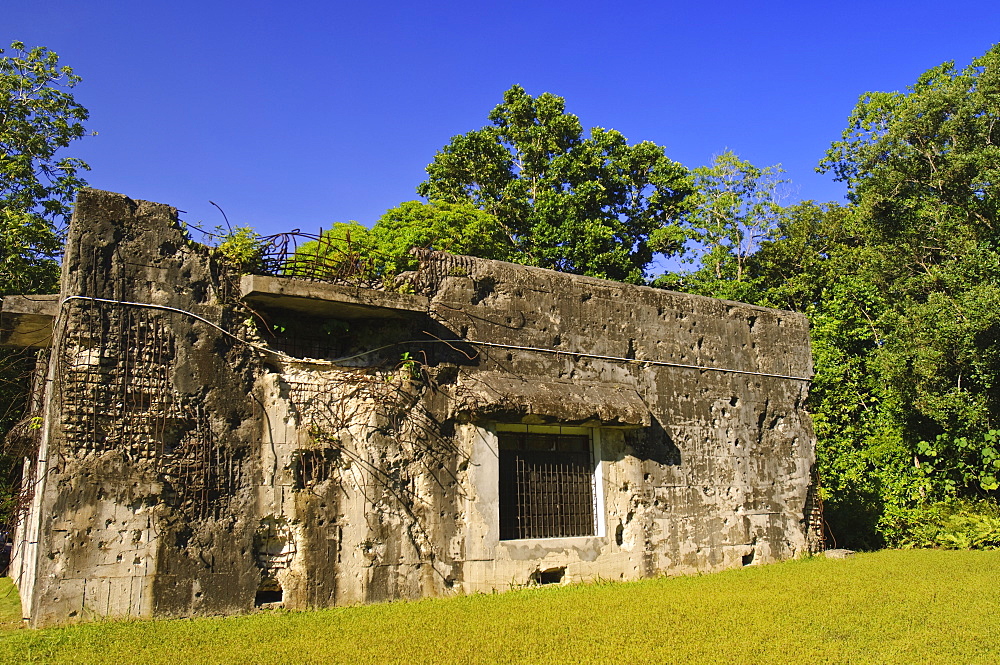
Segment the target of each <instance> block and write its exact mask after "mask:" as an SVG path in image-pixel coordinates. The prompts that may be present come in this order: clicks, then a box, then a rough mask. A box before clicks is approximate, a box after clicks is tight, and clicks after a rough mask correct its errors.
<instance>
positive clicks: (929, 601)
mask: <svg viewBox="0 0 1000 665" xmlns="http://www.w3.org/2000/svg"><path fill="white" fill-rule="evenodd" d="M998 573H1000V552H956V551H949V552H945V551H931V550H923V551H919V550H911V551H886V552H878V553H873V554H859V555H857V556H855V557H853V558H851V559H847V560H842V561H834V560H826V559H822V558H816V559H811V560H805V561H795V562H790V563H784V564H778V565H772V566H762V567H753V568H747V569H743V570H737V571H730V572H726V573H720V574H715V575H705V576H700V577H682V578H669V579H656V580H647V581H642V582H635V583H598V584H590V585H574V586H566V587H556V588H552V587H544V588H538V589H530V590H524V591H515V592H511V593H505V594H498V595H476V596H464V597H458V598H451V599H441V600H424V601H420V602H410V603H390V604H383V605H369V606H363V607H350V608H339V609H333V610H323V611H316V612H292V613H288V612H277V613H275V612H267V613H260V614H256V615H251V616H244V617H229V618H210V619H198V620H182V621H145V622H107V623H99V624H89V625H81V626H74V627H70V628H63V629H50V630H43V631H30V630H21V631H11V632H7V633H3V634H2V636H0V662H11V663H13V662H46V663H60V662H74V663H178V662H185V663H339V662H343V663H352V664H358V665H361V664H365V663H535V662H537V663H546V664H548V663H581V662H582V663H623V662H628V663H672V662H683V663H691V662H695V663H716V662H725V663H803V662H810V663H822V662H830V663H867V662H871V663H885V662H895V663H916V662H919V663H927V662H941V663H993V662H1000V583H998Z"/></svg>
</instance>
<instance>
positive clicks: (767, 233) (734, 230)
mask: <svg viewBox="0 0 1000 665" xmlns="http://www.w3.org/2000/svg"><path fill="white" fill-rule="evenodd" d="M782 172H783V171H782V170H781V167H780V166H768V167H764V168H759V167H756V166H754V165H753V164H751V163H750V162H748V161H746V160H743V159H740V158H739V157H738V156H737V155H736V154H735V153H733V152H732V151H727V152H725V153H723V154H721V155H717V156H716V157H715V158H714V159H713V160H712V165H711V166H702V167H698V168H696V169H694V170H693V171H692V174H693V177H694V187H695V189H694V192H693V193H692V194H691V195H690V196H689V197H688V205H687V211H686V213H685V214H684V217H683V227H682V228H681V229H680V233H681V234H682V235H680V234H679V237H682V238H683V249H682V252H681V256H683V257H684V258H683V261H684V262H685V263H688V264H693V265H695V269H694V270H692V271H688V272H686V273H680V272H671V273H667V274H665V275H662V276H660V277H658V278H657V279H656V280H655V281H654V284H655V285H656V286H660V287H662V288H672V289H681V290H685V291H688V292H691V293H699V294H703V295H712V296H715V297H718V298H729V299H732V300H752V299H753V298H755V297H756V295H755V290H756V286H755V283H754V282H755V280H754V278H753V276H752V275H751V274H750V272H749V271H748V265H749V262H750V260H751V257H752V256H753V254H754V253H755V252H756V251H757V249H758V248H759V247H760V244H761V242H763V241H764V240H765V239H767V238H770V237H771V235H772V234H773V233H774V231H775V230H776V228H777V225H778V222H779V219H780V217H781V215H782V214H783V212H782V209H781V207H780V205H779V204H778V199H779V188H780V187H781V185H782V184H783V183H785V182H786V181H785V180H782V179H781V178H780V177H779V176H780V174H781V173H782Z"/></svg>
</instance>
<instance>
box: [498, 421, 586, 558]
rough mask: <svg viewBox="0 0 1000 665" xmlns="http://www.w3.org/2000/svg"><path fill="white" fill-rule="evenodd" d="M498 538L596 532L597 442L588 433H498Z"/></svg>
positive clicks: (557, 535)
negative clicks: (594, 444)
mask: <svg viewBox="0 0 1000 665" xmlns="http://www.w3.org/2000/svg"><path fill="white" fill-rule="evenodd" d="M497 436H498V439H499V448H500V487H499V489H500V538H501V540H514V539H519V538H567V537H573V536H593V535H596V534H597V510H596V506H595V503H596V501H595V497H596V496H597V492H596V488H595V483H594V467H595V461H594V452H593V450H594V447H593V444H592V441H591V437H590V436H589V435H586V434H579V435H578V434H572V435H570V434H536V433H531V432H506V431H501V432H498V434H497Z"/></svg>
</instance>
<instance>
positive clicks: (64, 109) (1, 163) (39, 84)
mask: <svg viewBox="0 0 1000 665" xmlns="http://www.w3.org/2000/svg"><path fill="white" fill-rule="evenodd" d="M11 49H12V51H13V53H12V55H10V56H3V57H0V296H3V295H9V294H15V293H22V294H27V293H51V292H52V291H53V290H54V289H56V288H57V285H58V279H59V266H58V263H57V258H58V255H59V252H60V250H61V249H62V237H61V228H62V225H63V224H64V222H65V220H66V218H67V216H68V215H69V212H70V205H71V203H72V200H73V196H74V194H75V192H76V190H77V189H78V188H79V187H82V186H83V185H84V184H85V183H84V181H83V180H82V179H81V178H80V177H79V172H80V171H82V170H86V169H87V168H88V167H87V165H86V164H85V163H84V162H82V161H81V160H79V159H74V158H72V157H61V158H57V157H56V152H57V151H58V150H60V149H61V148H65V147H66V146H68V145H69V144H70V143H71V142H72V141H73V140H75V139H78V138H80V137H82V136H83V135H84V132H85V130H84V127H83V124H82V123H83V121H84V120H86V119H87V117H88V113H87V110H86V109H85V108H84V107H83V106H81V105H80V104H78V103H77V102H76V100H75V99H74V98H73V95H72V94H71V93H70V92H69V89H71V88H73V87H74V86H75V85H76V84H77V83H78V82H79V81H80V77H78V76H76V75H75V74H74V73H73V70H72V69H71V68H69V67H65V66H63V67H60V66H59V58H58V56H57V55H56V54H55V53H53V52H51V51H49V50H48V49H46V48H43V47H38V48H33V49H31V50H30V51H26V50H25V48H24V44H22V43H21V42H14V43H13V44H11ZM3 52H4V51H3V49H0V54H3ZM33 361H34V358H33V355H32V354H29V353H26V352H23V351H21V350H10V349H6V350H0V442H4V445H0V523H4V522H6V521H7V520H8V519H9V518H10V511H11V509H12V503H11V502H12V500H13V497H14V495H15V490H16V487H17V486H18V484H19V482H20V470H21V463H22V459H23V453H24V451H23V450H22V449H21V448H20V447H18V446H17V445H13V444H12V443H11V444H10V445H6V444H8V443H10V440H7V439H6V435H7V432H8V431H9V430H10V428H11V427H12V426H13V425H14V423H15V422H16V421H18V420H19V419H21V418H22V411H23V408H24V406H23V405H24V397H25V395H26V394H27V389H28V385H27V383H28V381H27V379H28V376H29V375H30V372H31V368H32V366H33Z"/></svg>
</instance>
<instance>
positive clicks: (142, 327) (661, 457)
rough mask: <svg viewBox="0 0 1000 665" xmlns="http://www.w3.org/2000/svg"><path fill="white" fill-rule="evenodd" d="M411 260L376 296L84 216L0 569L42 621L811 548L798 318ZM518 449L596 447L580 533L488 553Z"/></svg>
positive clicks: (579, 573) (578, 280)
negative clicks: (545, 439)
mask: <svg viewBox="0 0 1000 665" xmlns="http://www.w3.org/2000/svg"><path fill="white" fill-rule="evenodd" d="M420 259H421V266H420V269H419V270H417V271H415V272H413V273H407V274H404V275H402V276H400V277H399V278H398V279H397V281H396V283H395V284H393V285H391V286H390V287H388V288H385V289H382V290H372V289H364V288H360V287H357V286H352V285H350V284H346V285H345V284H341V285H339V286H338V285H331V284H321V283H316V282H305V281H301V280H293V279H289V278H283V277H260V276H242V277H241V276H240V275H239V274H237V273H236V272H235V271H233V270H231V269H230V268H228V267H227V265H226V263H225V261H224V260H222V259H221V257H220V256H219V255H218V254H217V253H215V252H212V251H211V250H209V249H208V248H205V247H203V246H200V245H198V244H196V243H193V242H191V241H189V240H188V239H187V238H186V237H185V235H184V234H183V232H182V230H181V228H180V226H179V225H178V223H177V215H176V211H175V210H174V209H173V208H171V207H169V206H165V205H160V204H154V203H148V202H143V201H133V200H130V199H128V198H126V197H124V196H121V195H118V194H111V193H108V192H101V191H96V190H84V191H83V192H81V193H80V195H79V199H78V203H77V207H76V212H75V214H74V218H73V222H72V224H71V225H70V230H69V243H68V246H67V251H66V258H65V261H64V263H63V278H62V294H61V295H62V298H63V299H64V300H63V303H62V305H61V307H60V308H59V310H58V317H57V318H56V321H55V324H54V326H53V342H52V353H51V358H52V360H51V362H50V363H49V368H48V383H47V388H46V392H45V400H44V411H43V413H42V414H41V415H42V416H43V417H44V425H43V428H42V436H41V444H40V448H39V455H38V458H37V459H35V460H33V461H32V463H31V465H29V470H28V476H29V480H30V481H31V482H30V483H29V484H30V486H31V487H32V488H34V494H33V496H32V497H31V501H30V512H29V514H27V515H26V516H25V518H24V519H23V520H22V523H21V526H20V527H19V531H18V542H17V543H16V544H15V545H16V549H15V559H14V564H13V567H12V574H14V575H15V577H16V581H17V583H18V586H19V589H20V591H21V594H22V601H23V605H24V607H25V609H26V610H27V611H28V613H29V614H30V618H31V622H32V624H33V625H35V626H46V625H53V624H60V623H66V622H72V621H81V620H88V619H95V618H100V617H108V616H113V617H125V616H134V617H151V616H194V615H205V614H229V613H241V612H249V611H253V610H254V609H255V608H258V607H271V606H275V605H283V606H284V607H289V608H307V607H325V606H331V605H342V604H350V603H359V602H372V601H382V600H391V599H397V598H418V597H424V596H442V595H448V594H455V593H473V592H480V591H491V590H506V589H509V588H511V587H517V586H522V585H527V584H534V583H545V582H555V581H559V582H563V583H565V582H575V581H584V580H588V579H596V578H602V579H636V578H641V577H647V576H652V575H658V574H675V573H678V574H679V573H693V572H708V571H715V570H721V569H725V568H733V567H739V566H743V565H756V564H760V563H766V562H771V561H777V560H781V559H787V558H790V557H795V556H798V555H801V554H803V553H806V552H809V551H815V550H816V549H817V548H818V547H819V534H818V533H817V530H816V528H815V527H816V524H817V519H816V514H817V513H816V511H817V510H818V506H817V503H816V501H815V487H814V482H813V475H812V474H813V467H814V436H813V432H812V428H811V424H810V421H809V417H808V415H807V413H806V412H805V410H804V400H805V398H806V395H807V389H808V377H810V376H811V371H812V369H811V357H810V349H809V336H808V327H807V322H806V320H805V318H804V317H802V316H801V315H798V314H793V313H790V312H781V311H775V310H770V309H765V308H760V307H754V306H750V305H745V304H740V303H735V302H726V301H721V300H714V299H710V298H703V297H698V296H691V295H685V294H679V293H673V292H669V291H664V290H657V289H652V288H647V287H640V286H633V285H628V284H621V283H616V282H610V281H605V280H600V279H593V278H588V277H581V276H576V275H570V274H564V273H558V272H553V271H549V270H542V269H538V268H530V267H525V266H520V265H513V264H507V263H501V262H496V261H488V260H482V259H475V258H470V257H462V256H452V255H448V254H444V253H438V252H423V253H421V254H420ZM108 301H110V302H108ZM518 433H520V434H518ZM529 434H530V435H564V437H565V436H576V437H583V439H581V440H585V441H587V442H589V443H588V444H587V445H588V446H589V452H590V454H591V459H592V461H593V464H592V477H591V478H590V480H591V481H592V487H593V490H592V494H590V495H588V496H589V497H590V499H589V500H591V501H592V502H593V505H594V509H593V513H594V515H593V522H594V524H593V528H589V527H588V528H587V531H586V533H585V534H584V535H572V536H565V537H545V538H501V525H500V520H501V513H502V512H503V511H504V510H508V511H509V510H510V508H509V507H508V508H503V507H502V506H504V505H508V506H509V505H510V501H509V497H508V495H507V494H506V493H507V492H509V485H505V482H507V481H506V480H505V478H506V476H504V475H503V474H504V473H506V472H505V471H503V468H506V467H503V464H504V462H503V461H502V460H503V459H505V458H504V455H505V454H508V455H509V453H504V452H503V451H502V450H501V448H503V446H504V445H506V444H503V443H502V441H503V440H507V439H505V438H504V437H508V438H509V437H515V436H518V435H524V436H527V435H529ZM559 440H560V441H563V440H568V439H559ZM502 467H503V468H502ZM588 473H590V471H588ZM505 497H507V498H505ZM505 500H506V501H507V503H506V504H505V503H504V502H505ZM533 500H534V499H533ZM518 501H521V500H520V499H518ZM525 501H527V500H525ZM518 505H519V506H520V505H522V504H520V503H519V504H518ZM524 505H527V504H524ZM519 509H520V508H519ZM544 510H551V511H552V512H553V513H555V514H558V513H559V511H560V508H559V507H558V506H552V507H549V506H546V507H545V508H544Z"/></svg>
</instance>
